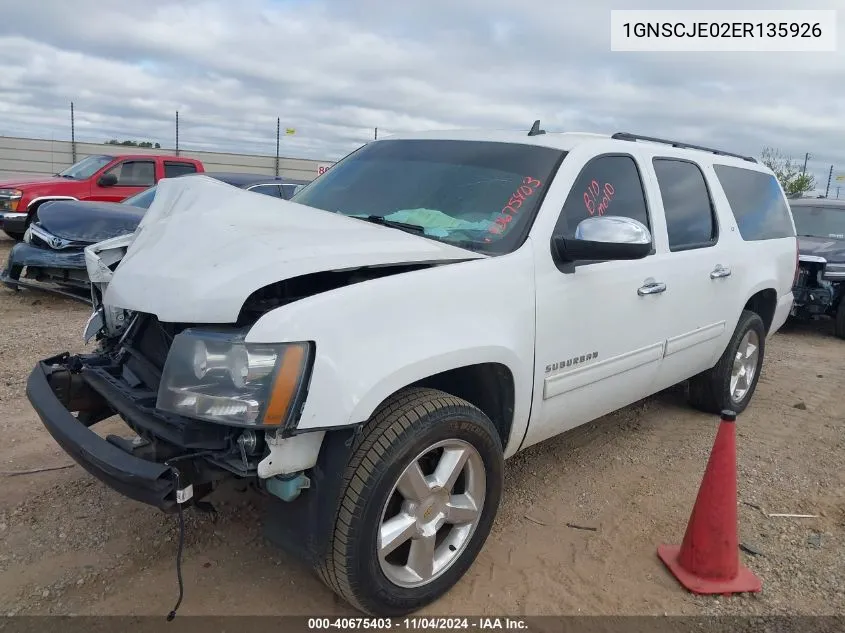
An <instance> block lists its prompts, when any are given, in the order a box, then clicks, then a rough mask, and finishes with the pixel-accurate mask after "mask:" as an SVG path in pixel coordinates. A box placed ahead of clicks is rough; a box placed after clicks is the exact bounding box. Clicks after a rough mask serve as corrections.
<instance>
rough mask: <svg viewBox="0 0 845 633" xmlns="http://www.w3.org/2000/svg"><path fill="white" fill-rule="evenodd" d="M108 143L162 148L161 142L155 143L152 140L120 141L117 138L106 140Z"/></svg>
mask: <svg viewBox="0 0 845 633" xmlns="http://www.w3.org/2000/svg"><path fill="white" fill-rule="evenodd" d="M106 145H122V146H123V147H149V148H155V149H161V144H159V143H155V144H153V143H152V142H151V141H141V142H140V143H139V142H138V141H118V140H117V139H116V138H113V139H111V140H108V141H106Z"/></svg>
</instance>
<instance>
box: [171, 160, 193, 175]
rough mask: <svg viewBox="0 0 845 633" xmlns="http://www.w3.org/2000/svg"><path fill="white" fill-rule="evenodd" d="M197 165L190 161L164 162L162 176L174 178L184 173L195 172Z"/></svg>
mask: <svg viewBox="0 0 845 633" xmlns="http://www.w3.org/2000/svg"><path fill="white" fill-rule="evenodd" d="M196 171H197V166H196V165H194V164H192V163H171V162H166V163H164V177H165V178H176V177H178V176H184V175H185V174H195V173H196Z"/></svg>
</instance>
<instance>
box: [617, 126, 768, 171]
mask: <svg viewBox="0 0 845 633" xmlns="http://www.w3.org/2000/svg"><path fill="white" fill-rule="evenodd" d="M610 138H615V139H617V140H619V141H649V142H651V143H663V144H664V145H671V146H672V147H679V148H681V149H697V150H701V151H702V152H710V153H712V154H718V155H719V156H732V157H734V158H741V159H742V160H747V161H748V162H749V163H756V162H757V159H756V158H754V157H753V156H743V155H742V154H734V153H732V152H725V151H722V150H720V149H713V148H712V147H705V146H703V145H692V144H691V143H683V142H681V141H672V140H669V139H665V138H656V137H654V136H642V135H640V134H629V133H628V132H617V133H616V134H614V135H613V136H611V137H610Z"/></svg>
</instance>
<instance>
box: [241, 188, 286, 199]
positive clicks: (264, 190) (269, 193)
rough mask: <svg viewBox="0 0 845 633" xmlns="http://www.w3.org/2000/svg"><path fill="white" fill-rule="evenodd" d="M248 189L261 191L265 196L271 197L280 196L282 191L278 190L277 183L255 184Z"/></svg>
mask: <svg viewBox="0 0 845 633" xmlns="http://www.w3.org/2000/svg"><path fill="white" fill-rule="evenodd" d="M249 191H252V192H253V193H263V194H264V195H265V196H272V197H273V198H281V197H282V192H281V191H279V185H256V186H255V187H250V188H249Z"/></svg>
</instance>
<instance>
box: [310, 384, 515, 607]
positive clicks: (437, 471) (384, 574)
mask: <svg viewBox="0 0 845 633" xmlns="http://www.w3.org/2000/svg"><path fill="white" fill-rule="evenodd" d="M503 471H504V458H503V451H502V442H501V440H500V438H499V434H498V432H497V431H496V428H495V427H494V426H493V424H492V422H490V420H489V419H488V418H487V416H485V415H484V414H483V413H482V412H481V411H480V410H479V409H478V408H476V407H474V406H473V405H471V404H470V403H469V402H466V401H465V400H462V399H460V398H456V397H454V396H451V395H449V394H447V393H444V392H442V391H437V390H434V389H421V388H412V389H407V390H403V391H401V392H399V393H397V394H396V395H394V396H392V397H391V398H389V399H388V400H387V401H386V402H385V403H384V404H382V405H381V406H380V407H379V408H378V409H377V410H376V412H375V413H374V414H373V416H372V418H370V420H369V421H368V422H367V423H366V424H365V425H364V428H363V432H362V433H361V434H359V435H357V436H356V439H355V444H354V445H353V449H352V457H351V459H350V461H349V464H348V465H347V467H346V471H345V474H344V483H343V486H342V489H341V503H340V506H339V507H340V509H339V511H338V514H337V517H336V519H335V526H334V534H333V537H332V544H331V547H330V548H329V555H328V557H327V559H326V560H325V561H324V562H323V564H322V565H320V566H319V568H318V573H319V575H320V576H321V578H322V580H323V581H324V582H325V583H326V584H327V585H328V586H329V587H330V588H331V589H332V590H334V591H335V592H336V593H337V594H338V595H340V596H341V597H342V598H344V599H345V600H347V601H348V602H349V603H350V604H351V605H352V606H354V607H355V608H357V609H359V610H361V611H363V612H365V613H368V614H371V615H376V616H384V617H388V616H391V617H392V616H400V615H405V614H408V613H411V612H413V611H416V610H418V609H420V608H422V607H424V606H426V605H428V604H430V603H432V602H434V601H435V600H437V599H438V598H439V597H441V596H442V595H443V594H445V593H446V592H447V591H449V589H451V588H452V586H453V585H455V583H457V582H458V581H459V580H460V579H461V577H462V576H463V575H464V573H465V572H466V571H467V569H469V567H470V566H471V565H472V563H473V561H474V560H475V558H476V557H477V556H478V553H479V552H480V551H481V548H482V546H483V545H484V542H485V541H486V540H487V536H488V534H489V533H490V529H491V527H492V525H493V519H494V518H495V516H496V511H497V509H498V506H499V500H500V498H501V494H502V486H503V479H504V476H503ZM420 474H422V477H420ZM447 474H451V476H446V475H447ZM400 534H401V536H399V535H400ZM394 535H396V536H395V538H394ZM389 544H390V545H389ZM426 545H427V546H428V547H429V548H430V549H426ZM391 547H393V549H391Z"/></svg>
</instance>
